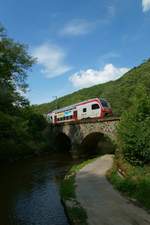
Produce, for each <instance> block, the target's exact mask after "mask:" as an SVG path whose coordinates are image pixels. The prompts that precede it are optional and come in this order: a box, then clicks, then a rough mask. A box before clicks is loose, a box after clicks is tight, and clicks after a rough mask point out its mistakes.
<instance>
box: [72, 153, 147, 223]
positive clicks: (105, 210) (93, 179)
mask: <svg viewBox="0 0 150 225" xmlns="http://www.w3.org/2000/svg"><path fill="white" fill-rule="evenodd" d="M112 163H113V156H112V155H104V156H102V157H100V158H98V159H97V160H96V161H94V162H92V163H90V164H88V165H87V166H85V167H84V168H82V169H81V170H80V171H79V172H78V173H77V175H76V184H77V187H76V195H77V200H78V201H79V202H80V203H81V205H82V207H83V208H84V209H85V210H86V212H87V216H88V224H89V225H150V214H148V213H147V212H146V211H144V210H143V209H142V208H140V207H137V206H135V205H133V204H132V203H131V202H130V201H129V200H127V199H126V198H124V197H123V196H121V195H120V194H119V192H118V191H116V190H114V188H113V187H112V185H111V184H110V183H109V182H108V181H107V179H106V177H105V174H106V171H107V170H108V169H110V168H111V166H112Z"/></svg>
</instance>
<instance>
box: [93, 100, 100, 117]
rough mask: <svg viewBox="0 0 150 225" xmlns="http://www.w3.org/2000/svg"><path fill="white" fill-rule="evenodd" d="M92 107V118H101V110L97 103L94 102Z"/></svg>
mask: <svg viewBox="0 0 150 225" xmlns="http://www.w3.org/2000/svg"><path fill="white" fill-rule="evenodd" d="M90 105H91V116H90V117H93V118H94V117H100V114H101V113H100V112H101V108H100V105H99V104H98V103H97V102H93V103H91V104H90Z"/></svg>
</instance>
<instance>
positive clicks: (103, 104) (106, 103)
mask: <svg viewBox="0 0 150 225" xmlns="http://www.w3.org/2000/svg"><path fill="white" fill-rule="evenodd" d="M101 104H102V106H103V107H107V108H109V104H108V102H106V101H105V100H103V99H101Z"/></svg>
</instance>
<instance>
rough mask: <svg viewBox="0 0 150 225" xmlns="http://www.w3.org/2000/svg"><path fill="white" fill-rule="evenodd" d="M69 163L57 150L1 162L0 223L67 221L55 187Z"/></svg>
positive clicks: (53, 224) (34, 224)
mask: <svg viewBox="0 0 150 225" xmlns="http://www.w3.org/2000/svg"><path fill="white" fill-rule="evenodd" d="M72 163H73V162H72V160H71V158H70V157H69V156H68V155H64V154H62V155H58V154H57V155H53V156H43V157H40V158H34V159H29V160H24V161H20V162H16V163H14V164H11V165H10V164H8V165H6V164H5V165H1V167H0V180H1V183H0V224H2V225H68V222H67V218H66V216H65V214H64V209H63V207H62V205H61V203H60V197H59V190H58V189H59V184H60V179H61V178H62V176H63V175H64V174H65V173H66V171H67V169H68V168H69V166H71V164H72Z"/></svg>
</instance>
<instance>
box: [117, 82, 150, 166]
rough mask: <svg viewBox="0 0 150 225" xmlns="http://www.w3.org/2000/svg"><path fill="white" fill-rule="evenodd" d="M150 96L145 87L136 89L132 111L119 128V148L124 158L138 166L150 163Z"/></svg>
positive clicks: (125, 115)
mask: <svg viewBox="0 0 150 225" xmlns="http://www.w3.org/2000/svg"><path fill="white" fill-rule="evenodd" d="M149 128H150V95H149V93H148V92H147V91H146V89H145V88H144V87H143V86H141V85H140V86H139V87H137V89H136V95H135V97H134V98H133V101H132V106H131V107H130V110H129V111H127V112H125V113H123V115H122V117H121V121H120V123H119V126H118V146H119V148H120V149H121V150H122V153H123V155H124V157H125V158H126V159H127V160H128V161H129V162H130V163H134V164H138V165H142V164H144V163H148V162H150V138H149V137H150V129H149Z"/></svg>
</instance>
